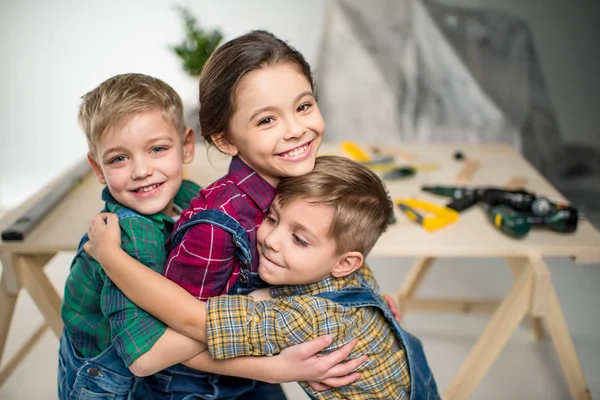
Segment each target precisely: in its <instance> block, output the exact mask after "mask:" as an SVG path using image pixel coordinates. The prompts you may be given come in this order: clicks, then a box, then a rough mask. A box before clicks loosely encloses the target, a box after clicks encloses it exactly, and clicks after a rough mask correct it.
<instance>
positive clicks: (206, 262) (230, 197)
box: [165, 157, 275, 300]
mask: <svg viewBox="0 0 600 400" xmlns="http://www.w3.org/2000/svg"><path fill="white" fill-rule="evenodd" d="M274 198H275V188H274V187H273V186H271V184H269V183H268V182H267V181H265V180H264V179H263V178H262V177H261V176H260V175H258V174H257V173H256V172H254V171H253V170H252V169H251V168H250V167H248V166H247V165H246V164H244V162H243V161H242V160H240V159H239V158H238V157H234V158H233V159H232V160H231V164H230V165H229V172H228V174H227V175H225V176H224V177H222V178H221V179H219V180H218V181H216V182H214V183H212V184H211V185H209V186H208V187H206V188H205V189H202V190H200V192H199V194H198V196H197V197H196V198H194V199H193V200H192V201H191V203H190V207H189V208H188V209H187V210H184V211H183V212H182V213H181V217H180V218H179V220H178V221H177V224H176V227H175V229H176V228H177V227H178V226H179V225H181V224H183V223H185V222H186V221H188V220H189V219H190V217H191V216H192V215H194V214H196V213H197V212H199V211H201V210H206V209H216V210H220V211H223V212H225V213H226V214H228V215H229V216H231V217H233V218H234V219H235V220H237V221H238V222H239V223H240V224H241V225H242V226H243V227H244V229H246V232H248V238H249V239H250V249H251V251H252V270H253V271H256V270H257V269H258V254H257V251H256V230H257V229H258V226H259V225H260V223H261V222H262V220H263V218H264V217H265V216H266V214H267V211H268V209H269V205H270V204H271V202H272V201H273V199H274ZM175 229H174V231H175ZM234 250H235V247H234V244H233V241H232V238H231V234H230V233H228V232H226V231H224V230H222V229H220V228H218V227H215V226H213V225H208V224H197V225H194V226H193V227H191V228H190V230H189V231H188V232H187V234H186V235H185V238H184V239H183V240H182V241H181V243H180V244H179V245H177V246H176V247H174V248H172V249H171V250H170V254H169V257H168V259H167V264H166V268H165V276H166V277H167V278H169V279H170V280H172V281H173V282H175V283H177V284H178V285H179V286H181V287H183V288H184V289H185V290H187V291H188V292H190V293H191V294H192V295H193V296H195V297H197V298H199V299H200V300H207V299H208V298H209V297H214V296H219V295H222V294H227V292H228V291H229V289H230V288H231V287H233V285H234V284H235V282H236V281H237V278H238V275H239V273H240V262H239V261H238V260H237V258H235V256H234Z"/></svg>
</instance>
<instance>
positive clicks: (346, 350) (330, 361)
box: [320, 339, 358, 370]
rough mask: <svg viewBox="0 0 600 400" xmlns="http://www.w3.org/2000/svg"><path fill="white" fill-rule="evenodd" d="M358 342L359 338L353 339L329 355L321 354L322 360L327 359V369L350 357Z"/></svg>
mask: <svg viewBox="0 0 600 400" xmlns="http://www.w3.org/2000/svg"><path fill="white" fill-rule="evenodd" d="M356 343H358V339H352V340H351V341H350V342H348V343H346V344H345V345H343V346H342V347H340V348H339V349H338V350H336V351H334V352H332V353H329V354H327V355H324V356H321V357H320V361H326V364H327V365H329V367H327V369H328V370H329V369H330V368H331V367H333V366H335V365H337V364H339V363H341V362H342V361H344V360H345V359H346V358H348V356H349V355H350V353H351V352H352V349H354V346H356Z"/></svg>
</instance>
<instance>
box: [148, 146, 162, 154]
mask: <svg viewBox="0 0 600 400" xmlns="http://www.w3.org/2000/svg"><path fill="white" fill-rule="evenodd" d="M165 150H166V148H165V147H162V146H154V147H153V148H152V150H150V151H151V152H152V153H161V152H163V151H165Z"/></svg>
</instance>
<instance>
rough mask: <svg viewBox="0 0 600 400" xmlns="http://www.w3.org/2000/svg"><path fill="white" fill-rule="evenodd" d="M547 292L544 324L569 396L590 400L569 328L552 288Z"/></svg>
mask: <svg viewBox="0 0 600 400" xmlns="http://www.w3.org/2000/svg"><path fill="white" fill-rule="evenodd" d="M549 292H550V293H549V299H548V313H547V314H546V323H547V325H548V331H549V332H550V338H551V339H552V343H553V344H554V348H555V349H556V352H557V353H558V359H559V360H560V365H561V366H562V369H563V373H564V374H565V378H566V380H567V384H568V385H569V390H570V391H571V396H572V397H573V399H577V400H580V399H581V400H588V399H589V400H591V398H592V396H591V395H590V390H589V388H588V386H587V383H586V381H585V376H584V375H583V370H582V369H581V364H579V358H578V357H577V352H576V351H575V345H574V344H573V339H571V335H570V334H569V328H568V327H567V323H566V321H565V317H564V315H563V313H562V311H561V308H560V303H559V301H558V297H557V296H556V291H555V290H554V287H550V291H549Z"/></svg>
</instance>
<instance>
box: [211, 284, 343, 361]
mask: <svg viewBox="0 0 600 400" xmlns="http://www.w3.org/2000/svg"><path fill="white" fill-rule="evenodd" d="M206 314H207V316H206V329H207V336H208V348H209V351H210V353H211V355H212V356H213V357H214V358H215V359H226V358H231V357H239V356H252V355H263V354H277V353H279V352H281V351H282V350H283V349H285V348H287V347H289V346H292V345H296V344H298V343H303V342H306V341H309V340H312V339H314V338H316V337H318V336H322V335H331V336H332V337H335V339H336V340H335V341H336V343H348V342H350V341H351V340H352V339H353V335H354V328H355V327H354V325H353V323H352V319H349V318H348V316H347V315H343V314H340V311H339V310H338V308H337V305H336V304H335V303H333V302H331V301H328V300H325V299H322V298H320V297H316V296H294V297H285V298H283V297H282V298H275V299H273V300H270V301H255V300H254V299H252V298H251V297H249V296H239V295H236V296H218V297H214V298H211V299H209V300H208V302H207V306H206ZM331 350H334V349H332V348H328V349H327V350H326V352H328V351H331Z"/></svg>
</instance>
